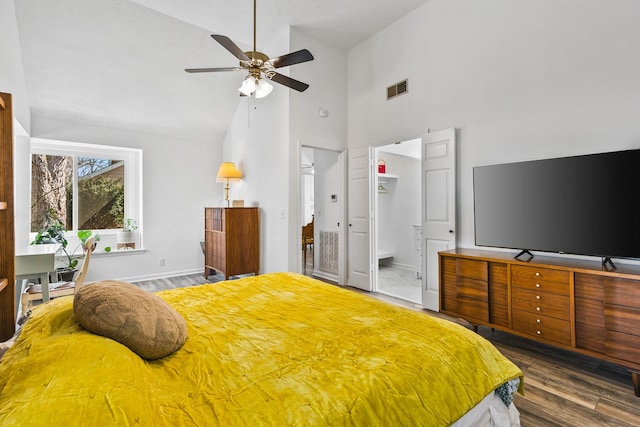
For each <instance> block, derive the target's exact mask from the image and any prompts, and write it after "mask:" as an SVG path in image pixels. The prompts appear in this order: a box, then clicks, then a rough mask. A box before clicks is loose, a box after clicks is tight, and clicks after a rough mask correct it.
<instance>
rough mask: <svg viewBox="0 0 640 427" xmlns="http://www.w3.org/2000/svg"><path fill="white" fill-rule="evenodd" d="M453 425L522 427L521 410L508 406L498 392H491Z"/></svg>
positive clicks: (457, 426) (467, 426)
mask: <svg viewBox="0 0 640 427" xmlns="http://www.w3.org/2000/svg"><path fill="white" fill-rule="evenodd" d="M451 427H520V412H518V409H517V408H516V405H514V404H513V402H512V403H511V405H509V407H507V406H506V405H505V404H504V402H503V401H502V399H500V396H498V394H497V393H496V392H492V393H489V394H488V395H487V396H486V397H485V398H484V399H482V400H481V401H480V403H478V404H477V405H476V406H474V407H473V408H471V410H470V411H469V412H467V413H466V414H464V416H463V417H462V418H460V419H459V420H458V421H456V422H455V423H453V424H452V426H451Z"/></svg>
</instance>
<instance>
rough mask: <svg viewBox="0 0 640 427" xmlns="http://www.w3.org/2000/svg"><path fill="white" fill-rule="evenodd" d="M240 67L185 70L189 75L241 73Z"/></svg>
mask: <svg viewBox="0 0 640 427" xmlns="http://www.w3.org/2000/svg"><path fill="white" fill-rule="evenodd" d="M240 70H242V68H240V67H224V68H185V71H186V72H187V73H217V72H218V71H240Z"/></svg>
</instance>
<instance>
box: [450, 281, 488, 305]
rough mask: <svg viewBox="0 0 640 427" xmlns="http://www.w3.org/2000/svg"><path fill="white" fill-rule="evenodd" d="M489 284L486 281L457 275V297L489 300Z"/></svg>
mask: <svg viewBox="0 0 640 427" xmlns="http://www.w3.org/2000/svg"><path fill="white" fill-rule="evenodd" d="M488 288H489V285H488V283H487V282H483V281H481V280H475V279H467V278H465V277H458V282H457V284H456V289H457V293H458V297H466V298H474V299H477V300H480V301H485V302H486V301H488V300H489V289H488Z"/></svg>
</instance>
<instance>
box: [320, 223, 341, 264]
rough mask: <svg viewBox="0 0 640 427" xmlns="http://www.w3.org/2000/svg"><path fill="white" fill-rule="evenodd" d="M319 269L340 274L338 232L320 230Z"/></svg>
mask: <svg viewBox="0 0 640 427" xmlns="http://www.w3.org/2000/svg"><path fill="white" fill-rule="evenodd" d="M318 246H319V249H320V252H319V259H320V266H319V270H320V271H324V272H325V273H333V274H338V260H339V258H338V232H337V231H328V230H320V245H318Z"/></svg>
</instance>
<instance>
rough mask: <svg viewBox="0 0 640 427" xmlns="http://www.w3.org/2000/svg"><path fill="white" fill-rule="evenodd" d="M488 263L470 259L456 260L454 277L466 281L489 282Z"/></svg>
mask: <svg viewBox="0 0 640 427" xmlns="http://www.w3.org/2000/svg"><path fill="white" fill-rule="evenodd" d="M488 264H489V263H488V262H486V261H475V260H472V259H458V260H457V265H456V275H457V276H458V277H466V278H468V279H476V280H483V281H485V282H486V281H488V280H489V265H488Z"/></svg>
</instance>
